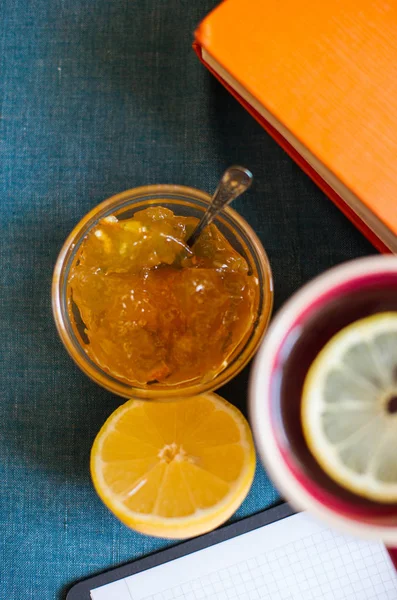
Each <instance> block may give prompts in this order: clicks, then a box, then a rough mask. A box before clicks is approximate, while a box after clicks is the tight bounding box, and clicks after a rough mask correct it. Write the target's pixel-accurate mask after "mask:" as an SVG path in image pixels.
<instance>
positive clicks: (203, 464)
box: [91, 394, 255, 538]
mask: <svg viewBox="0 0 397 600" xmlns="http://www.w3.org/2000/svg"><path fill="white" fill-rule="evenodd" d="M254 471H255V450H254V445H253V441H252V436H251V431H250V428H249V425H248V423H247V421H246V420H245V418H244V417H243V415H242V414H241V413H240V411H239V410H238V409H237V408H235V407H234V406H232V405H231V404H229V403H228V402H226V400H224V399H223V398H221V397H220V396H217V395H216V394H206V395H202V396H197V397H194V398H189V399H183V400H179V401H177V402H153V401H150V402H149V401H140V400H129V401H128V402H126V404H124V405H123V406H121V407H120V408H118V409H117V410H116V411H115V412H114V413H113V414H112V415H111V416H110V417H109V418H108V420H107V421H106V423H105V424H104V426H103V427H102V429H101V430H100V432H99V433H98V435H97V437H96V439H95V442H94V445H93V447H92V451H91V475H92V479H93V482H94V486H95V488H96V491H97V492H98V494H99V496H100V497H101V499H102V500H103V502H104V503H105V504H106V506H107V507H108V508H109V509H110V510H111V511H112V512H113V513H114V514H115V515H116V516H117V517H118V518H119V519H120V520H121V521H123V523H125V524H126V525H128V526H129V527H132V528H133V529H136V530H138V531H140V532H142V533H146V534H148V535H154V536H160V537H168V538H185V537H191V536H196V535H199V534H202V533H205V532H207V531H209V530H211V529H214V528H215V527H217V526H218V525H220V524H221V523H223V522H224V521H226V519H228V518H229V517H230V516H231V515H232V514H233V512H234V511H235V510H237V508H238V507H239V506H240V504H241V502H242V501H243V500H244V498H245V496H246V495H247V493H248V491H249V489H250V486H251V483H252V480H253V477H254Z"/></svg>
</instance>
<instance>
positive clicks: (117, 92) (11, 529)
mask: <svg viewBox="0 0 397 600" xmlns="http://www.w3.org/2000/svg"><path fill="white" fill-rule="evenodd" d="M214 5H215V0H200V1H198V0H168V1H165V0H113V1H112V2H109V1H108V0H96V2H93V1H92V0H51V2H50V1H49V0H2V2H1V3H0V110H1V114H0V198H1V218H0V260H1V269H0V277H1V286H0V327H1V330H0V344H1V346H0V347H1V350H0V379H1V387H0V394H1V401H0V598H1V600H30V599H33V598H35V599H36V598H37V599H40V600H49V599H51V600H52V599H54V598H55V599H56V600H60V599H61V598H63V597H64V594H65V590H66V589H67V586H69V585H70V584H71V583H72V582H73V581H74V580H75V579H78V578H81V577H83V576H87V575H89V574H91V573H94V572H96V571H98V570H101V569H104V568H107V567H109V566H111V565H115V564H118V563H120V562H123V561H126V560H128V559H130V558H134V557H138V556H141V555H143V554H145V553H147V552H150V551H153V550H154V549H156V548H158V547H161V546H164V545H165V544H166V543H167V542H165V541H162V540H155V539H150V538H148V537H144V536H141V535H138V534H135V533H133V532H131V531H129V530H128V529H127V528H125V527H124V526H123V525H121V524H119V523H118V521H117V520H116V519H115V518H114V517H113V516H112V515H111V514H110V513H109V512H108V511H107V510H106V509H105V507H104V506H103V505H102V504H101V502H100V501H99V499H98V498H97V497H96V495H95V493H94V491H93V488H92V486H91V483H90V479H89V473H88V458H89V450H90V446H91V444H92V441H93V439H94V437H95V434H96V432H97V431H98V429H99V428H100V426H101V425H102V423H103V422H104V420H105V419H106V417H107V416H108V415H109V414H110V413H111V412H112V411H113V410H114V409H115V408H116V407H117V406H118V404H119V403H120V400H119V399H118V398H116V397H114V396H112V395H110V394H109V393H107V392H105V391H104V390H102V389H100V388H98V387H97V386H96V385H95V384H93V383H91V382H90V381H89V380H88V379H87V378H86V377H85V376H84V375H83V374H82V373H80V371H79V370H78V369H77V368H76V367H75V366H74V364H73V363H72V362H71V360H70V359H69V357H68V356H67V354H66V352H65V350H64V349H63V347H62V346H61V343H60V342H59V340H58V338H57V334H56V331H55V328H54V325H53V321H52V315H51V309H50V282H51V273H52V268H53V265H54V262H55V260H56V256H57V253H58V251H59V249H60V247H61V245H62V242H63V240H64V239H65V237H66V235H67V234H68V233H69V231H70V230H71V229H72V227H73V226H74V224H75V223H76V222H77V221H78V220H79V219H80V218H81V217H82V216H83V215H84V214H85V213H86V212H87V211H88V210H89V209H91V208H92V207H93V206H94V205H95V204H97V203H98V202H100V201H102V200H103V199H105V198H106V197H108V196H110V195H111V194H114V193H116V192H119V191H121V190H124V189H127V188H131V187H134V186H138V185H144V184H151V183H178V184H184V185H191V186H195V187H198V188H202V189H205V190H207V191H212V190H213V189H214V187H215V186H216V183H217V179H218V177H219V175H220V174H221V173H222V171H223V169H224V168H225V167H226V166H228V165H229V164H231V163H242V164H243V165H246V166H247V167H249V168H250V169H251V170H252V171H253V173H254V175H255V184H254V186H253V188H252V189H251V190H250V191H249V193H247V194H246V195H245V196H244V197H242V198H241V199H239V200H238V201H237V202H236V205H235V206H236V208H237V209H238V210H239V211H240V212H241V213H242V214H243V215H244V216H245V217H246V219H247V220H248V221H249V222H250V223H251V225H253V227H254V228H255V229H256V231H257V233H258V234H259V236H260V237H261V239H262V241H263V243H264V245H265V247H266V249H267V251H268V254H269V257H270V260H271V263H272V266H273V270H274V280H275V289H276V306H275V308H276V310H277V308H278V307H279V306H280V304H281V303H282V302H283V301H284V300H285V299H286V298H287V297H288V296H290V295H291V294H292V293H293V292H294V290H296V289H297V288H298V287H299V286H300V285H301V284H302V283H304V282H305V281H307V280H308V279H310V278H311V277H312V276H314V275H316V274H317V273H319V272H321V271H323V270H324V269H326V268H327V267H330V266H331V265H334V264H336V263H339V262H341V261H343V260H346V259H349V258H352V257H355V256H359V255H363V254H368V253H372V252H373V250H372V248H371V246H370V245H369V244H368V243H367V242H366V241H365V240H364V239H363V238H362V237H361V236H360V234H359V233H358V232H357V231H356V230H355V229H354V228H353V226H352V225H351V224H350V223H349V222H348V221H347V220H346V219H345V218H344V217H343V216H342V215H341V214H340V213H339V212H338V211H337V209H336V208H335V207H334V206H333V205H332V204H331V202H330V201H329V200H327V199H326V198H325V197H324V196H323V194H322V193H321V192H320V191H319V190H318V189H317V188H316V187H315V186H314V184H313V183H311V182H310V181H309V180H308V178H307V177H306V176H305V175H303V173H301V172H300V170H299V169H298V167H296V166H295V165H294V164H293V163H292V161H291V160H290V159H289V158H288V157H287V156H286V155H285V153H284V152H283V151H282V150H281V149H280V148H278V146H277V145H276V144H275V143H274V142H273V141H272V140H271V139H270V138H269V137H268V135H267V134H266V133H265V132H264V131H263V130H262V129H261V128H260V126H259V125H258V124H257V123H255V121H254V120H253V119H252V118H251V117H250V116H249V115H248V114H246V113H245V112H244V110H243V109H242V108H241V107H240V106H239V105H238V104H237V103H236V101H235V100H233V99H232V98H231V97H230V96H229V95H228V94H227V93H226V92H225V91H224V90H223V88H221V86H220V85H219V84H218V83H217V82H216V81H215V80H214V79H213V78H212V77H211V76H210V75H209V74H208V73H207V72H206V70H205V69H204V67H203V66H202V65H201V64H200V63H199V62H198V60H197V58H196V56H195V55H194V53H193V51H192V49H191V41H192V32H193V30H194V28H195V27H196V25H197V24H198V22H199V21H200V19H201V18H202V17H204V16H205V15H206V13H207V12H208V11H209V10H210V9H211V8H212V7H213V6H214ZM247 376H248V371H247V370H246V371H245V373H243V374H242V375H241V376H239V377H238V378H237V380H236V381H234V382H233V383H232V384H229V385H228V386H227V387H226V388H225V389H224V391H223V393H224V395H225V396H226V397H227V398H228V399H229V400H231V401H233V402H235V403H236V404H237V405H239V406H240V407H242V408H243V410H245V400H246V383H247ZM277 499H278V495H277V492H276V491H275V490H274V488H273V486H272V485H271V483H270V482H269V480H268V478H267V476H266V474H265V472H264V470H263V469H262V467H261V466H258V469H257V474H256V479H255V483H254V486H253V488H252V490H251V493H250V495H249V497H248V498H247V500H246V501H245V503H244V505H243V506H242V507H241V509H240V510H239V512H238V515H237V516H238V517H241V516H243V515H246V514H249V513H252V512H255V511H258V510H260V509H262V508H264V507H266V506H269V505H271V504H273V503H274V502H275V501H277Z"/></svg>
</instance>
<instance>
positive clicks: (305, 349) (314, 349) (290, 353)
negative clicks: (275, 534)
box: [249, 256, 397, 569]
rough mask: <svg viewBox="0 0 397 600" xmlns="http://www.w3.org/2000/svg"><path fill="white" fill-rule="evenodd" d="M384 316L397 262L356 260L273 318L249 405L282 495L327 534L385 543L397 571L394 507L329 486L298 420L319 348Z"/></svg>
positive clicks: (395, 290) (393, 292)
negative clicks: (362, 321) (356, 324)
mask: <svg viewBox="0 0 397 600" xmlns="http://www.w3.org/2000/svg"><path fill="white" fill-rule="evenodd" d="M384 311H396V312H397V257H395V256H375V257H368V258H362V259H357V260H354V261H351V262H348V263H345V264H342V265H340V266H338V267H335V268H333V269H331V270H329V271H327V272H326V273H324V274H322V275H320V276H319V277H317V278H316V279H314V280H313V281H311V282H310V283H309V284H307V285H305V286H304V287H303V288H302V289H301V290H300V291H298V292H297V293H296V294H295V295H294V296H293V297H292V298H291V299H290V300H289V301H288V302H287V303H286V304H285V305H284V307H283V308H282V309H281V310H280V311H279V313H278V314H277V316H276V317H275V318H274V320H273V322H272V324H271V326H270V328H269V331H268V333H267V335H266V337H265V340H264V342H263V343H262V345H261V347H260V349H259V351H258V353H257V355H256V358H255V360H254V364H253V368H252V371H251V379H250V392H249V403H250V418H251V424H252V427H253V431H254V437H255V440H256V444H257V447H258V451H259V454H260V456H261V458H262V460H263V462H264V464H265V467H266V469H267V470H268V472H269V475H270V477H271V478H272V479H273V481H274V483H275V485H276V486H277V487H278V489H279V490H280V492H281V493H282V494H283V496H284V497H285V498H286V499H287V500H289V502H290V503H291V504H292V505H294V506H295V507H296V508H297V509H299V510H307V511H309V512H311V513H312V514H313V515H314V516H316V517H318V518H320V519H322V520H323V521H325V522H326V523H327V524H328V525H329V526H330V527H334V528H336V529H339V530H342V531H345V532H348V533H351V534H353V535H356V536H360V537H364V538H367V539H377V540H382V541H383V542H384V543H385V544H386V545H387V546H388V547H389V553H390V556H391V558H392V560H393V562H394V565H395V567H396V569H397V502H396V503H395V504H381V503H378V502H374V501H371V500H366V499H364V498H362V497H359V496H357V495H355V494H353V493H350V492H349V491H347V490H346V489H344V488H342V487H341V486H339V485H338V484H337V483H336V482H334V481H333V480H331V478H329V477H328V476H327V475H326V474H325V473H324V471H322V469H321V468H320V467H319V465H318V464H317V462H316V461H315V459H314V457H313V456H312V455H311V453H310V451H309V449H308V447H307V445H306V442H305V439H304V435H303V431H302V426H301V420H300V401H301V390H302V386H303V382H304V379H305V375H306V373H307V370H308V368H309V367H310V364H311V363H312V361H313V360H314V358H315V356H316V355H317V354H318V352H319V351H320V349H321V348H322V347H323V346H324V344H325V343H326V342H327V341H328V340H329V339H330V338H331V337H332V336H333V335H334V334H335V333H336V332H337V331H339V330H340V329H342V328H343V327H345V326H346V325H348V324H349V323H351V322H353V321H355V320H357V319H359V318H362V317H365V316H367V315H369V314H374V313H377V312H384ZM396 388H397V383H396ZM393 418H394V417H393ZM395 418H396V425H397V413H396V414H395ZM396 461H397V437H396Z"/></svg>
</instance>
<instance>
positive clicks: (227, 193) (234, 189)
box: [186, 166, 253, 248]
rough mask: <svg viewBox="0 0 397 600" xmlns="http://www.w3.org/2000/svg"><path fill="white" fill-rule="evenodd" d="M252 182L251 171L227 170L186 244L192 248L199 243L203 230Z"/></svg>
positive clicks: (242, 168)
mask: <svg viewBox="0 0 397 600" xmlns="http://www.w3.org/2000/svg"><path fill="white" fill-rule="evenodd" d="M252 180H253V176H252V173H251V171H249V170H248V169H245V168H244V167H239V166H233V167H229V168H228V169H226V171H225V172H224V174H223V175H222V178H221V180H220V181H219V184H218V187H217V188H216V190H215V193H214V195H213V196H212V200H211V204H210V205H209V207H208V208H207V210H206V211H205V213H204V215H203V217H202V219H201V221H200V222H199V223H198V224H197V227H196V229H195V230H194V231H193V233H192V234H191V235H190V237H189V238H188V240H187V242H186V244H187V245H188V246H189V247H190V248H191V247H192V246H193V244H194V243H195V242H196V241H197V238H198V237H199V236H200V234H201V232H202V231H203V229H204V228H205V227H208V225H210V223H212V221H213V220H214V219H215V217H216V216H217V215H218V214H219V213H220V212H221V210H222V209H223V208H224V207H225V206H227V205H228V204H230V202H232V200H234V199H235V198H237V197H238V196H240V195H241V194H242V193H243V192H245V191H246V190H248V188H249V187H250V185H251V183H252Z"/></svg>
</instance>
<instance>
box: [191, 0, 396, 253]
mask: <svg viewBox="0 0 397 600" xmlns="http://www.w3.org/2000/svg"><path fill="white" fill-rule="evenodd" d="M195 39H196V42H195V49H196V51H197V53H198V55H199V57H200V59H201V60H202V61H203V62H204V64H205V65H206V66H207V67H208V68H209V69H210V71H212V73H213V74H214V75H216V77H218V79H220V81H221V82H222V83H223V84H224V85H225V87H226V88H227V89H229V91H230V92H231V93H232V94H233V95H234V96H235V97H236V98H237V99H238V100H239V101H240V102H241V103H242V104H243V105H244V106H245V107H246V109H247V110H249V112H251V114H252V115H253V116H254V117H255V118H256V119H257V120H258V121H259V122H260V123H261V124H262V125H263V127H264V128H265V129H266V130H267V131H268V132H269V133H270V134H271V135H272V136H273V137H274V138H275V139H276V140H277V141H278V142H279V144H280V145H281V146H283V147H284V149H285V150H286V151H287V152H288V153H289V154H290V155H291V156H292V158H294V159H295V161H296V162H297V163H298V164H299V165H300V166H301V167H302V169H304V170H305V171H306V173H308V174H309V175H310V176H311V177H312V179H313V180H314V181H315V182H316V183H317V184H318V185H319V186H320V187H321V188H322V189H323V191H324V192H326V193H327V194H328V196H329V197H330V198H331V199H332V200H333V201H334V202H335V203H336V204H337V205H338V206H339V208H340V209H341V210H342V211H343V212H344V213H345V214H346V215H347V216H348V217H349V218H350V219H351V220H352V221H353V222H354V223H355V224H356V225H357V227H358V228H359V229H360V230H361V231H362V232H363V233H364V234H365V235H366V236H367V237H368V238H369V239H370V240H371V241H372V242H373V243H374V245H375V246H376V247H377V248H378V249H380V250H381V251H384V252H390V251H392V252H395V253H396V252H397V161H396V157H397V3H396V2H387V1H383V0H360V2H359V3H357V1H356V0H321V1H320V2H319V1H318V0H305V2H297V1H296V0H278V1H277V2H264V0H225V1H224V2H223V3H222V4H220V5H219V6H218V7H217V8H216V9H215V10H214V11H213V12H212V13H210V14H209V15H208V16H207V17H206V18H205V19H204V21H203V22H202V23H201V25H200V26H199V28H198V29H197V31H196V36H195Z"/></svg>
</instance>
